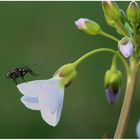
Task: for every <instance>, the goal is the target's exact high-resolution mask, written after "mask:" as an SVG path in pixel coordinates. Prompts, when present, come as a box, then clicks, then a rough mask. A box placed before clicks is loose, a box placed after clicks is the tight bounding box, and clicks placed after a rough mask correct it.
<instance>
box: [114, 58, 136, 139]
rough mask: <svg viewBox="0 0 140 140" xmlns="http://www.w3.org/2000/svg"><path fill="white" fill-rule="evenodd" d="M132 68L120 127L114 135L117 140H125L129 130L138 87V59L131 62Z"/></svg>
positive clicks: (128, 78) (119, 122)
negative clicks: (128, 126) (132, 105)
mask: <svg viewBox="0 0 140 140" xmlns="http://www.w3.org/2000/svg"><path fill="white" fill-rule="evenodd" d="M130 68H131V73H130V74H129V76H128V77H127V85H126V91H125V97H124V101H123V105H122V109H121V113H120V118H119V121H118V125H117V128H116V132H115V135H114V138H115V139H120V138H123V137H124V134H125V131H126V128H127V124H128V118H129V113H130V109H131V104H132V99H133V95H134V90H135V86H136V78H137V71H138V64H137V62H136V59H134V60H132V61H131V67H130Z"/></svg>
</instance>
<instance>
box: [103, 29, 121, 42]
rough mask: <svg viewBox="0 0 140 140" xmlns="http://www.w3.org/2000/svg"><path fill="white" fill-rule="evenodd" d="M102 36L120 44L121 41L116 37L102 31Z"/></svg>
mask: <svg viewBox="0 0 140 140" xmlns="http://www.w3.org/2000/svg"><path fill="white" fill-rule="evenodd" d="M100 35H102V36H105V37H107V38H110V39H112V40H114V41H116V42H117V43H118V42H119V39H117V38H116V37H114V36H112V35H110V34H108V33H106V32H104V31H102V32H101V33H100Z"/></svg>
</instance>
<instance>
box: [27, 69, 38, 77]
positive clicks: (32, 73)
mask: <svg viewBox="0 0 140 140" xmlns="http://www.w3.org/2000/svg"><path fill="white" fill-rule="evenodd" d="M29 73H30V74H31V75H32V76H39V75H38V74H36V73H34V72H33V71H32V70H30V71H29Z"/></svg>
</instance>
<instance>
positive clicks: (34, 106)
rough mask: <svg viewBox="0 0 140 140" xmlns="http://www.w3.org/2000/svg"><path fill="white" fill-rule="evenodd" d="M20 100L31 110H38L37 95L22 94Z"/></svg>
mask: <svg viewBox="0 0 140 140" xmlns="http://www.w3.org/2000/svg"><path fill="white" fill-rule="evenodd" d="M20 100H21V102H22V103H23V104H24V105H25V106H26V107H27V108H29V109H31V110H40V107H39V102H38V97H29V96H22V97H21V99H20Z"/></svg>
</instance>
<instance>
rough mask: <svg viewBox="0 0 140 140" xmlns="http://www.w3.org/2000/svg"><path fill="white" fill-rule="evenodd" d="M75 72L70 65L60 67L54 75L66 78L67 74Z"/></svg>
mask: <svg viewBox="0 0 140 140" xmlns="http://www.w3.org/2000/svg"><path fill="white" fill-rule="evenodd" d="M74 70H75V67H74V65H73V64H72V63H69V64H66V65H63V66H62V67H60V68H59V69H58V70H57V71H56V72H55V74H54V75H59V77H65V76H67V75H68V74H69V73H71V72H73V71H74Z"/></svg>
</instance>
